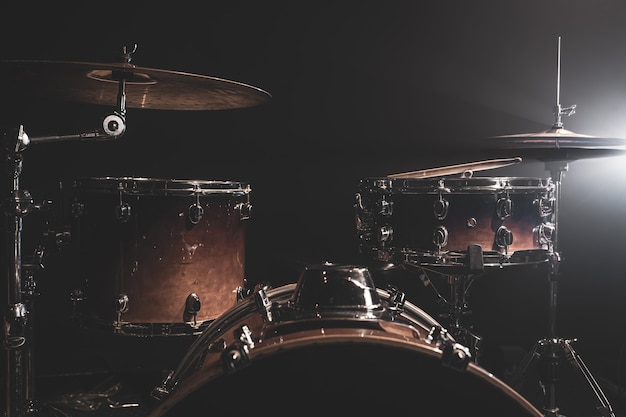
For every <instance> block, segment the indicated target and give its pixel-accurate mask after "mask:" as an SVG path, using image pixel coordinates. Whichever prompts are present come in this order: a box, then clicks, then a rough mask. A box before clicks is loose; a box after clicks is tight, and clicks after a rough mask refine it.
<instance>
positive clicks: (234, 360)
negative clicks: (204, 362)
mask: <svg viewBox="0 0 626 417" xmlns="http://www.w3.org/2000/svg"><path fill="white" fill-rule="evenodd" d="M235 337H236V338H237V339H238V340H237V341H236V342H234V343H233V344H232V345H231V346H230V347H228V348H227V349H226V350H225V351H224V352H223V353H222V355H221V358H222V361H223V362H224V365H225V366H226V369H227V370H228V371H234V370H236V369H238V368H240V367H241V366H243V365H245V364H246V363H248V362H249V361H250V356H249V354H250V350H251V349H253V348H254V341H253V340H252V332H251V331H250V328H249V327H248V326H247V325H245V324H244V325H243V326H241V327H240V328H239V329H238V330H235Z"/></svg>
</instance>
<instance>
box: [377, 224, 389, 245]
mask: <svg viewBox="0 0 626 417" xmlns="http://www.w3.org/2000/svg"><path fill="white" fill-rule="evenodd" d="M392 240H393V228H392V227H391V226H390V225H388V224H386V225H384V226H381V227H380V228H379V229H378V243H385V242H391V241H392Z"/></svg>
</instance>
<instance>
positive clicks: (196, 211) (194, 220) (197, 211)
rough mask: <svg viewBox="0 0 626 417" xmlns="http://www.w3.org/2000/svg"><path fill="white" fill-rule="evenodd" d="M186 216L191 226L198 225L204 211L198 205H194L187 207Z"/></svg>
mask: <svg viewBox="0 0 626 417" xmlns="http://www.w3.org/2000/svg"><path fill="white" fill-rule="evenodd" d="M188 214H189V221H190V222H191V224H198V223H200V220H202V216H203V215H204V209H203V208H202V206H201V205H200V204H198V203H194V204H192V205H190V206H189V210H188Z"/></svg>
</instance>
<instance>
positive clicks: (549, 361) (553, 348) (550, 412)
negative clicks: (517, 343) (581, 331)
mask: <svg viewBox="0 0 626 417" xmlns="http://www.w3.org/2000/svg"><path fill="white" fill-rule="evenodd" d="M546 169H547V170H549V171H550V172H551V176H552V178H553V180H554V182H555V194H556V195H555V197H556V198H555V203H554V226H555V227H554V231H553V232H552V242H553V249H554V250H553V252H552V253H551V257H550V274H549V281H548V290H549V311H548V337H547V338H545V339H541V340H538V341H537V342H536V343H535V345H534V346H533V348H532V349H531V351H530V352H529V353H528V354H527V355H526V357H525V358H524V359H523V360H522V362H521V363H520V366H519V367H518V368H517V370H516V372H515V375H513V377H512V379H511V383H510V385H511V386H512V387H513V388H516V389H519V386H520V384H521V378H522V376H523V375H524V374H525V373H526V371H527V369H528V366H529V365H530V363H531V362H532V360H533V359H535V358H538V359H539V361H540V364H541V365H542V366H541V375H540V379H541V381H540V383H541V388H542V392H543V394H544V401H545V404H544V411H545V415H546V416H547V417H557V416H558V417H562V414H560V413H559V407H558V406H557V400H556V397H557V395H556V388H557V382H558V381H559V370H560V369H561V359H562V358H563V357H565V358H567V359H568V361H569V363H570V364H571V365H572V366H574V367H575V368H577V369H578V370H579V371H580V372H581V373H582V374H583V376H584V378H585V380H586V381H587V383H588V384H589V386H590V387H591V389H592V391H593V393H594V395H595V396H596V399H597V401H598V404H597V409H598V411H600V412H601V413H602V416H604V417H615V414H614V413H613V410H612V408H611V405H610V403H609V401H608V399H607V398H606V396H605V395H604V393H603V392H602V389H601V388H600V386H599V385H598V383H597V382H596V380H595V378H594V377H593V375H592V374H591V372H590V371H589V369H588V368H587V366H586V365H585V363H584V362H583V360H582V358H581V357H580V356H579V355H578V354H577V353H576V352H575V351H574V348H573V347H572V342H575V341H576V339H563V338H560V337H558V336H557V331H556V313H557V298H558V277H559V275H560V273H559V265H560V261H561V260H560V256H559V253H558V251H557V250H556V249H557V247H558V246H557V245H558V237H557V233H558V213H559V207H558V205H559V201H560V199H561V181H562V177H563V172H565V171H567V169H568V163H567V162H566V161H550V162H547V163H546Z"/></svg>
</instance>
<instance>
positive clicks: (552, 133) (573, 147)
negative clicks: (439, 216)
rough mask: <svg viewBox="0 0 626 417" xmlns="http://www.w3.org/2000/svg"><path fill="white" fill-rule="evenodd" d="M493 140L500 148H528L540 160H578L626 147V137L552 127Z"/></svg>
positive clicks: (530, 154)
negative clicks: (608, 136)
mask: <svg viewBox="0 0 626 417" xmlns="http://www.w3.org/2000/svg"><path fill="white" fill-rule="evenodd" d="M489 142H490V143H491V144H495V145H496V146H497V147H498V148H501V149H516V150H518V152H519V151H526V156H527V157H528V156H530V157H533V158H536V159H539V160H576V159H583V158H597V157H604V156H613V155H617V154H621V153H623V152H625V151H626V139H620V138H603V137H597V136H591V135H582V134H579V133H574V132H572V131H571V130H567V129H565V128H562V127H552V128H550V129H548V130H544V131H542V132H537V133H522V134H514V135H503V136H494V137H491V138H489Z"/></svg>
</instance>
